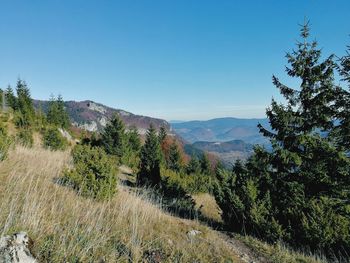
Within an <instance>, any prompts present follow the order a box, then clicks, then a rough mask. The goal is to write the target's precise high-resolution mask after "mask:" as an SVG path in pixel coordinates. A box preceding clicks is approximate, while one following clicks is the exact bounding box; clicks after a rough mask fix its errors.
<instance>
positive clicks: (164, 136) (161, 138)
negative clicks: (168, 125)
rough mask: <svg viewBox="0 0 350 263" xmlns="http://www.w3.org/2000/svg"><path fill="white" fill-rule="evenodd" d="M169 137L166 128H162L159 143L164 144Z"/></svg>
mask: <svg viewBox="0 0 350 263" xmlns="http://www.w3.org/2000/svg"><path fill="white" fill-rule="evenodd" d="M166 137H167V132H166V129H165V127H164V126H161V127H160V129H159V133H158V138H159V143H160V144H162V143H163V142H164V140H165V138H166Z"/></svg>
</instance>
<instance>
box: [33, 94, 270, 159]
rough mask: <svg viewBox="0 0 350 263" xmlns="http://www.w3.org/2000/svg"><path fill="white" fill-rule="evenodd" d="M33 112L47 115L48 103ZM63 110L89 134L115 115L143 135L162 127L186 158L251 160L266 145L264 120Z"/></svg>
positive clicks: (81, 105) (82, 104)
mask: <svg viewBox="0 0 350 263" xmlns="http://www.w3.org/2000/svg"><path fill="white" fill-rule="evenodd" d="M34 105H35V107H36V108H40V107H41V109H42V110H43V111H44V112H46V111H47V109H48V105H49V101H39V100H34ZM65 107H66V110H67V112H68V115H69V117H70V120H71V122H72V124H73V125H74V126H76V127H79V128H82V129H85V130H88V131H101V130H102V129H103V127H105V125H106V124H107V122H108V120H109V119H110V118H111V117H112V116H113V114H116V113H117V114H118V115H119V116H120V117H121V118H122V119H123V121H124V123H125V125H126V127H136V128H137V129H138V131H139V133H140V134H141V135H143V134H145V132H146V130H147V129H148V127H149V125H150V124H151V123H152V124H153V125H154V126H155V128H156V129H159V128H160V127H162V126H163V127H165V128H166V130H167V131H168V134H172V135H175V134H176V135H177V139H179V140H181V141H182V142H183V145H184V149H185V152H186V153H187V154H189V155H193V154H194V155H201V154H202V153H203V152H208V153H211V154H212V155H214V156H216V157H217V158H218V159H220V160H221V161H222V162H223V163H224V164H226V165H231V164H232V163H233V162H234V161H235V160H237V159H246V158H247V157H249V156H250V154H251V153H252V150H253V145H254V144H262V145H268V141H267V140H266V139H265V138H264V137H263V136H262V135H261V134H260V133H259V130H258V128H257V125H258V123H261V124H262V125H263V126H265V127H269V123H268V121H267V119H239V118H218V119H212V120H208V121H188V122H178V121H176V122H171V124H169V123H168V122H167V121H165V120H162V119H158V118H153V117H148V116H141V115H136V114H133V113H131V112H127V111H124V110H122V109H114V108H112V107H108V106H105V105H103V104H101V103H97V102H94V101H91V100H85V101H66V102H65Z"/></svg>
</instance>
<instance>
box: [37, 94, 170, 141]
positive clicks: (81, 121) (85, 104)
mask: <svg viewBox="0 0 350 263" xmlns="http://www.w3.org/2000/svg"><path fill="white" fill-rule="evenodd" d="M33 102H34V105H35V107H36V108H39V105H40V107H41V109H42V110H43V111H44V112H47V110H48V107H49V102H48V101H39V100H34V101H33ZM64 104H65V108H66V110H67V112H68V115H69V118H70V121H71V122H72V124H73V125H74V126H76V127H79V128H82V129H85V130H88V131H102V130H103V128H104V127H105V126H106V124H107V122H108V121H109V120H110V119H111V118H112V117H113V115H114V114H118V115H119V116H120V118H121V119H122V120H123V121H124V123H125V125H126V127H127V128H131V127H136V128H137V129H138V130H139V133H140V134H145V132H146V130H147V129H148V127H149V125H150V124H151V123H152V124H153V125H154V127H155V128H156V129H157V130H159V129H160V127H162V126H164V127H165V128H166V129H167V131H168V132H170V131H171V128H170V125H169V123H168V122H166V121H165V120H162V119H157V118H151V117H147V116H141V115H136V114H132V113H131V112H127V111H125V110H121V109H113V108H111V107H107V106H105V105H103V104H100V103H96V102H93V101H90V100H86V101H66V102H65V103H64Z"/></svg>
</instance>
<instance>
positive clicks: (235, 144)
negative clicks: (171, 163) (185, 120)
mask: <svg viewBox="0 0 350 263" xmlns="http://www.w3.org/2000/svg"><path fill="white" fill-rule="evenodd" d="M185 149H186V150H190V149H196V150H198V151H202V152H208V153H210V154H212V155H213V156H216V157H217V158H218V159H219V160H220V161H222V162H223V163H224V164H225V165H226V166H228V167H229V166H231V165H232V164H233V163H234V162H235V161H236V160H237V159H241V160H245V159H247V158H248V157H249V156H250V155H251V154H252V152H253V145H252V144H249V143H246V142H244V141H242V140H232V141H228V142H206V141H199V142H195V143H193V144H191V145H190V146H187V148H185ZM194 153H196V152H195V151H194Z"/></svg>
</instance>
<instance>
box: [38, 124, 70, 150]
mask: <svg viewBox="0 0 350 263" xmlns="http://www.w3.org/2000/svg"><path fill="white" fill-rule="evenodd" d="M43 135H44V138H43V143H44V147H45V148H48V149H51V150H54V151H57V150H65V149H66V148H67V145H68V141H67V139H66V138H65V137H63V136H62V134H61V133H60V132H59V130H58V129H57V128H56V127H51V128H47V129H46V130H45V131H44V134H43Z"/></svg>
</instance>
